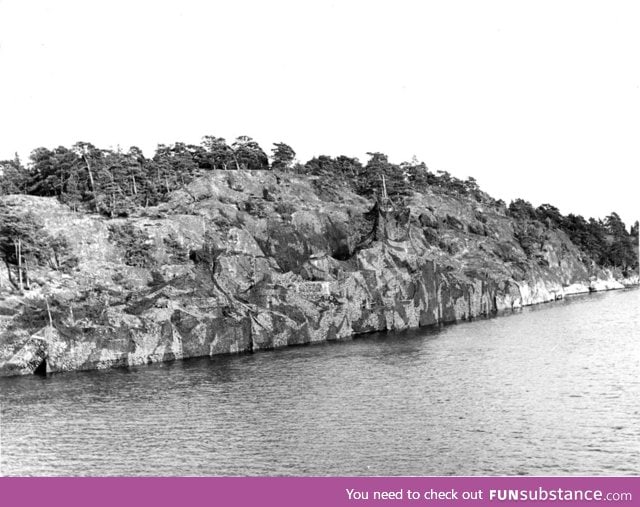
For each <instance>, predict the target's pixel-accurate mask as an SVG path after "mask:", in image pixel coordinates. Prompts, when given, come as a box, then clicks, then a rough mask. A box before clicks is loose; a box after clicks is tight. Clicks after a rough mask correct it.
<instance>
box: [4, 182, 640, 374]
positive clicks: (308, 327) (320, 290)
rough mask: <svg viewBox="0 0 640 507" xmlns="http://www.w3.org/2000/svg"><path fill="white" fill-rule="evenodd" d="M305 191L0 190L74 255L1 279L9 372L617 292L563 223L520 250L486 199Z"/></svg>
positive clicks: (128, 361)
mask: <svg viewBox="0 0 640 507" xmlns="http://www.w3.org/2000/svg"><path fill="white" fill-rule="evenodd" d="M312 184H313V181H312V178H308V177H295V176H291V175H286V174H276V173H272V172H262V171H253V172H245V171H228V172H227V171H213V172H211V173H210V175H208V176H206V177H203V178H201V179H199V180H196V181H195V182H193V183H192V184H190V185H189V186H187V187H186V188H185V189H184V190H181V191H178V192H175V193H174V194H173V195H172V198H171V199H170V200H169V202H167V203H165V204H163V205H161V206H158V207H155V208H149V209H147V210H145V212H144V213H141V214H140V215H139V216H136V217H131V218H128V219H107V218H104V217H100V216H97V215H84V214H79V213H75V212H73V211H71V210H70V209H68V208H67V207H66V206H64V205H62V204H59V203H58V202H57V201H56V200H54V199H47V198H37V197H28V196H9V197H4V198H2V201H3V202H4V204H5V205H6V206H12V207H13V208H12V209H14V210H15V212H16V213H30V214H31V216H33V217H35V218H36V219H38V220H39V221H40V223H41V225H42V227H43V228H44V229H45V230H47V231H49V233H50V234H52V235H54V236H56V237H57V236H60V237H62V238H64V241H65V244H66V245H68V248H69V249H70V251H72V252H73V253H74V255H75V256H76V257H77V263H76V264H75V265H74V267H73V268H72V269H70V270H67V272H64V271H63V270H60V269H52V268H51V266H37V267H32V269H31V274H30V278H31V287H30V290H28V291H25V293H24V294H16V293H15V291H13V292H12V291H9V290H7V287H9V282H8V280H7V279H6V273H3V274H2V275H0V290H4V292H3V293H2V300H1V301H0V333H1V338H0V375H16V374H30V373H33V372H34V371H36V370H37V369H38V368H39V367H41V365H42V364H43V363H44V364H46V370H47V371H48V372H59V371H69V370H81V369H99V368H109V367H114V366H130V365H139V364H144V363H150V362H158V361H168V360H173V359H180V358H186V357H197V356H209V355H215V354H226V353H238V352H248V351H256V350H264V349H270V348H277V347H284V346H288V345H296V344H303V343H313V342H320V341H326V340H343V339H349V338H350V337H352V336H353V335H357V334H361V333H368V332H372V331H382V330H402V329H407V328H413V327H418V326H428V325H434V324H439V323H445V322H455V321H458V320H463V319H469V318H473V317H478V316H486V315H490V314H493V313H495V312H496V311H499V310H505V309H513V308H518V307H521V306H524V305H530V304H536V303H541V302H545V301H552V300H555V299H558V298H562V297H564V296H565V295H568V294H575V293H578V292H587V291H589V290H603V289H610V288H620V287H622V286H623V285H622V284H621V282H620V281H619V280H618V279H619V278H620V275H619V274H618V273H612V272H605V271H602V270H598V269H596V268H595V267H593V266H592V265H590V264H588V263H585V262H584V260H583V255H582V253H581V252H580V251H579V250H578V249H577V248H576V247H575V246H574V245H573V244H571V242H570V241H569V239H568V238H567V237H566V236H565V235H564V234H563V233H562V232H561V231H559V230H556V229H552V228H549V229H548V230H546V231H544V237H543V240H542V241H541V243H540V245H539V248H538V249H537V250H536V252H535V255H534V257H533V258H532V257H531V256H527V255H526V254H525V253H524V252H523V250H522V248H521V246H520V245H519V243H518V241H517V238H516V236H515V230H514V225H513V222H512V221H511V220H510V219H509V218H508V217H506V216H505V215H504V214H503V213H501V212H500V211H499V210H496V209H489V208H483V207H482V206H480V205H478V203H477V202H470V201H465V200H462V199H455V198H453V197H450V196H443V195H440V194H437V193H427V194H414V195H413V196H412V197H411V198H409V199H408V200H407V203H406V207H404V208H402V209H398V210H395V211H389V210H380V209H379V207H373V209H372V204H371V202H368V201H366V200H365V199H363V198H361V197H359V196H357V195H355V194H353V193H351V192H349V191H347V190H344V191H341V192H340V193H339V194H338V197H337V198H336V199H332V201H330V202H328V201H326V200H323V199H321V198H320V197H319V195H318V194H317V193H316V192H314V190H313V185H312ZM637 282H638V280H637V278H636V279H635V280H628V281H627V283H637Z"/></svg>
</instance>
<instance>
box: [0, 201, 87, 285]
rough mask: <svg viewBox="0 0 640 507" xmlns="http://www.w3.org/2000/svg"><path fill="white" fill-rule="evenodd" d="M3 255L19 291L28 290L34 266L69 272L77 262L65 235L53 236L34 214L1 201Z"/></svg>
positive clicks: (0, 252) (0, 242)
mask: <svg viewBox="0 0 640 507" xmlns="http://www.w3.org/2000/svg"><path fill="white" fill-rule="evenodd" d="M0 256H1V257H2V259H3V260H4V263H5V265H6V267H7V274H8V277H9V280H10V281H11V283H12V284H13V285H14V286H15V287H16V288H18V289H20V290H23V289H25V288H26V289H29V287H30V273H31V271H32V269H33V268H35V267H48V268H50V269H55V270H58V271H63V272H69V271H71V270H72V269H73V268H74V267H75V266H76V265H77V263H78V259H77V257H76V256H75V255H74V253H73V251H72V249H71V247H70V246H69V244H68V242H67V241H66V240H65V239H64V238H63V237H62V236H52V235H51V234H49V233H48V232H47V231H46V230H45V229H44V227H43V224H42V223H41V222H40V221H39V220H38V219H37V218H36V216H35V215H33V214H32V213H30V212H27V213H22V212H20V211H19V210H18V209H16V208H13V207H11V206H8V205H7V204H5V203H0Z"/></svg>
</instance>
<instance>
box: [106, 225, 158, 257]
mask: <svg viewBox="0 0 640 507" xmlns="http://www.w3.org/2000/svg"><path fill="white" fill-rule="evenodd" d="M109 240H110V241H113V242H114V243H115V244H116V245H117V246H118V247H119V248H120V249H121V250H122V252H123V257H124V263H125V264H126V265H127V266H134V267H140V268H149V267H153V266H154V265H155V261H154V260H153V257H152V256H151V251H152V248H151V244H150V243H151V241H150V239H149V238H148V237H147V235H146V234H144V233H143V232H142V231H141V230H139V229H136V228H135V227H133V226H132V225H131V224H128V223H127V224H122V225H116V224H111V225H110V226H109Z"/></svg>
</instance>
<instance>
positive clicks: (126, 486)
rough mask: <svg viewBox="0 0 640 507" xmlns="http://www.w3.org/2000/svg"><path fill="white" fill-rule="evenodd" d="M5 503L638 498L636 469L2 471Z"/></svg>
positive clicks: (578, 501) (230, 506)
mask: <svg viewBox="0 0 640 507" xmlns="http://www.w3.org/2000/svg"><path fill="white" fill-rule="evenodd" d="M0 495H1V496H0V498H1V502H0V503H1V504H2V505H16V506H21V507H31V506H38V507H40V506H42V505H46V506H47V507H57V506H64V507H102V506H104V507H107V506H119V507H120V506H132V507H133V506H135V507H140V506H143V505H153V506H154V507H163V506H167V507H169V506H170V507H179V506H189V507H197V506H206V507H215V506H224V507H234V506H278V507H289V506H291V507H293V506H296V507H297V506H308V507H316V506H317V507H320V506H322V507H326V506H336V507H341V506H345V507H346V506H348V507H358V506H368V505H376V506H383V505H385V506H391V505H393V506H399V505H402V506H408V505H413V506H421V505H434V506H437V505H447V506H458V505H464V506H469V507H472V506H486V505H489V506H490V505H505V506H509V505H535V506H540V505H544V506H547V505H549V506H554V505H566V506H582V505H591V506H593V505H597V504H600V503H603V502H604V503H605V504H610V505H621V506H636V505H640V478H637V477H629V478H622V477H572V478H567V477H393V478H385V477H382V478H373V477H351V478H349V477H337V478H321V477H316V478H312V477H309V478H294V477H283V478H258V477H249V478H232V477H228V478H3V479H0Z"/></svg>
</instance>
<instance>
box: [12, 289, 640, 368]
mask: <svg viewBox="0 0 640 507" xmlns="http://www.w3.org/2000/svg"><path fill="white" fill-rule="evenodd" d="M625 281H627V282H628V283H622V282H620V281H618V280H616V283H617V284H618V285H619V286H610V287H609V286H608V287H607V288H599V289H593V288H591V287H593V285H589V286H587V285H586V284H579V285H578V284H574V286H572V287H573V289H572V290H570V291H568V292H565V293H563V294H562V297H559V298H558V297H556V298H553V299H551V298H549V299H545V300H541V301H534V302H524V303H522V304H519V305H514V306H511V307H502V308H496V309H494V310H493V311H490V312H487V313H482V314H479V315H471V316H466V317H464V318H460V319H453V320H440V321H438V322H434V323H430V324H426V325H419V326H416V327H406V328H404V329H371V330H368V331H364V332H354V333H352V334H351V335H348V336H344V337H341V338H340V339H334V340H329V339H325V340H315V341H308V342H300V343H291V344H286V345H284V346H280V347H268V348H251V349H250V350H238V351H235V352H234V351H231V352H221V353H214V354H202V355H187V356H182V357H172V358H166V359H161V360H157V361H146V362H140V363H138V362H136V363H129V364H122V363H121V364H108V365H97V364H96V365H95V367H93V368H72V369H68V370H53V371H50V370H49V365H48V361H47V359H48V355H49V351H48V349H49V348H50V347H51V345H52V344H54V343H55V341H56V339H55V338H54V337H53V336H52V334H57V332H56V330H55V329H52V330H48V329H46V328H45V329H43V330H41V332H39V333H36V335H33V336H32V337H31V340H29V341H30V344H31V345H32V346H31V347H29V344H27V345H26V346H25V347H23V349H22V350H21V351H20V352H21V353H19V354H16V356H18V357H16V356H14V357H13V358H12V359H11V362H9V361H7V362H6V363H4V364H2V365H0V378H2V377H16V376H23V375H37V376H49V375H53V374H58V373H66V372H72V371H76V372H77V371H95V370H109V369H120V368H132V367H139V366H146V365H151V364H157V363H169V362H173V361H182V360H185V359H199V358H205V357H210V358H212V357H214V356H228V355H244V354H253V353H255V352H261V351H271V350H277V349H282V348H285V347H295V346H301V345H313V344H320V343H328V342H337V341H350V340H355V339H358V337H360V336H366V335H372V334H376V333H385V334H386V333H398V332H403V331H417V330H419V329H429V328H434V327H442V326H452V325H456V324H460V323H463V322H473V321H475V320H484V319H491V318H500V317H506V316H509V315H513V314H516V313H519V312H521V311H522V310H524V309H525V308H531V307H536V306H540V305H543V304H548V303H554V302H558V301H562V300H563V299H565V298H573V297H578V296H583V297H584V296H589V295H591V294H596V293H604V292H609V291H625V290H638V289H639V288H640V283H638V280H637V277H634V278H631V279H626V280H625ZM596 282H602V283H604V282H611V280H596ZM602 283H601V284H596V286H599V287H603V285H602ZM578 286H580V287H585V288H586V290H580V291H578V290H575V289H576V288H577V287H578ZM550 293H552V292H550ZM33 345H35V347H34V346H33ZM7 363H10V364H7ZM43 365H44V368H43ZM7 366H8V368H7ZM7 370H8V371H7Z"/></svg>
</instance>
